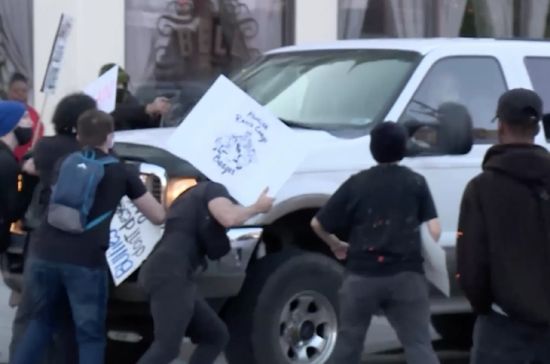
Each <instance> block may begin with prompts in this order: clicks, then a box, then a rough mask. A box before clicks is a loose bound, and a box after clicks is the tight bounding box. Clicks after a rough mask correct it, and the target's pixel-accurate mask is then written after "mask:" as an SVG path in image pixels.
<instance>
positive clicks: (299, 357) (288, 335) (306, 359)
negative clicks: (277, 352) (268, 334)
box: [279, 291, 338, 364]
mask: <svg viewBox="0 0 550 364" xmlns="http://www.w3.org/2000/svg"><path fill="white" fill-rule="evenodd" d="M279 328H280V336H279V343H280V347H281V350H282V353H283V355H284V357H285V358H287V361H288V362H289V363H293V364H294V363H297V364H321V363H325V362H326V361H327V360H328V359H329V357H330V355H331V354H332V351H333V350H334V346H335V345H336V336H337V333H338V331H337V330H338V320H337V316H336V312H335V310H334V307H333V306H332V304H331V303H330V301H329V300H328V299H327V298H326V297H325V296H324V295H322V294H320V293H317V292H314V291H306V292H301V293H298V294H296V295H295V296H293V297H292V298H291V299H290V300H288V301H287V303H286V304H285V306H284V308H283V311H282V313H281V319H280V324H279Z"/></svg>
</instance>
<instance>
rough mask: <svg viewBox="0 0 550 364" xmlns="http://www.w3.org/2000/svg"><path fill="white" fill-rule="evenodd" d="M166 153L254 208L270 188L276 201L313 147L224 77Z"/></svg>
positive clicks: (192, 115) (202, 101)
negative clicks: (282, 161)
mask: <svg viewBox="0 0 550 364" xmlns="http://www.w3.org/2000/svg"><path fill="white" fill-rule="evenodd" d="M220 105H223V107H220ZM166 149H167V150H168V151H170V152H171V153H172V154H174V155H176V156H178V157H180V158H181V159H184V160H186V161H188V162H189V163H191V164H192V165H193V166H195V167H196V168H197V169H198V170H200V171H201V172H202V173H203V174H204V175H205V176H207V177H208V178H209V179H210V180H212V181H215V182H219V183H221V184H223V185H224V186H225V187H227V189H228V190H229V193H230V194H231V195H232V196H233V197H235V199H237V201H239V202H240V203H241V204H243V205H250V204H252V203H254V202H255V201H256V199H257V198H258V195H259V194H260V193H261V192H262V191H263V190H264V189H265V188H266V187H269V193H270V194H271V195H272V196H276V195H277V192H278V191H279V190H280V189H281V188H282V187H283V185H284V184H285V183H286V182H287V180H288V179H289V178H290V177H291V175H292V174H293V173H294V172H295V171H296V169H297V168H298V167H299V166H300V164H302V163H303V161H304V159H305V158H306V156H307V154H308V153H309V149H310V148H309V147H308V143H304V142H303V140H302V137H301V134H299V133H296V132H295V131H294V130H292V129H290V128H289V127H288V126H287V125H285V124H284V123H282V122H281V121H280V120H279V119H277V118H276V117H275V116H274V115H273V114H272V113H271V112H270V111H269V109H267V108H265V107H263V106H262V105H260V104H258V102H257V101H256V100H254V99H253V98H251V97H250V96H249V95H247V94H246V93H245V92H244V91H243V90H241V89H240V88H239V87H237V86H236V85H235V84H234V83H232V82H231V81H230V80H229V79H227V78H226V77H224V76H220V77H219V78H218V79H217V80H216V82H214V84H213V85H212V86H211V87H210V88H209V89H208V91H207V92H206V94H205V95H204V96H203V97H202V98H201V100H200V101H199V102H198V103H197V105H196V106H195V107H194V108H193V110H192V111H191V112H190V113H189V115H187V117H186V118H185V120H184V121H183V122H182V123H181V124H180V126H178V128H177V129H176V130H175V131H174V133H173V134H172V136H171V137H170V139H169V140H168V143H167V145H166ZM281 160H284V161H285V163H281Z"/></svg>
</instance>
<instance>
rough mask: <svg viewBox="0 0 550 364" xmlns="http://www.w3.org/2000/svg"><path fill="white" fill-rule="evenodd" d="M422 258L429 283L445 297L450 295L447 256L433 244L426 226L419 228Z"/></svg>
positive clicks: (438, 246)
mask: <svg viewBox="0 0 550 364" xmlns="http://www.w3.org/2000/svg"><path fill="white" fill-rule="evenodd" d="M421 233H422V256H423V257H424V274H425V275H426V278H427V279H428V281H429V282H430V283H432V284H433V285H434V286H435V288H437V289H438V290H439V291H440V292H441V293H443V294H444V295H445V296H446V297H449V296H450V295H451V287H450V282H449V271H448V269H447V255H446V254H445V250H443V248H442V247H441V246H440V245H439V244H437V242H435V241H434V240H433V239H432V237H431V235H430V233H429V231H428V227H427V226H426V224H423V225H422V227H421Z"/></svg>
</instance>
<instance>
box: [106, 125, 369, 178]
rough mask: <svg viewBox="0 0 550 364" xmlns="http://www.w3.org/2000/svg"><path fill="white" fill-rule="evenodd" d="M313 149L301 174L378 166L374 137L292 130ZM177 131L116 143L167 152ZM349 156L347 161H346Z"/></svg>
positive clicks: (149, 132) (140, 134) (123, 134)
mask: <svg viewBox="0 0 550 364" xmlns="http://www.w3.org/2000/svg"><path fill="white" fill-rule="evenodd" d="M292 129H293V130H294V131H295V132H296V133H298V134H299V136H300V138H302V139H303V145H305V146H306V147H308V148H309V150H310V151H309V154H308V157H306V160H305V161H304V162H303V163H302V165H301V166H300V168H299V169H298V171H297V172H298V173H300V172H321V171H327V170H358V169H363V168H366V167H369V166H372V165H373V164H374V161H373V159H372V157H371V155H370V152H369V142H370V136H368V135H365V136H361V137H357V138H353V139H350V138H340V137H337V136H335V135H333V134H331V133H328V132H326V131H322V130H311V129H301V128H292ZM174 130H175V128H157V129H142V130H128V131H119V132H116V133H115V142H117V143H131V144H138V145H145V146H150V147H155V148H159V149H162V150H166V151H168V149H167V147H166V146H167V141H168V139H169V138H170V136H171V135H172V133H173V132H174ZM344 156H345V157H344Z"/></svg>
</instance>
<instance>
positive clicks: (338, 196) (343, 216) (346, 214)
mask: <svg viewBox="0 0 550 364" xmlns="http://www.w3.org/2000/svg"><path fill="white" fill-rule="evenodd" d="M352 184H353V177H351V178H350V179H348V180H347V181H346V182H344V184H343V185H342V186H340V188H338V190H336V192H335V193H334V194H333V195H332V197H331V198H330V199H329V200H328V202H327V203H326V204H325V206H323V208H321V210H320V211H319V212H318V213H317V216H316V218H317V220H319V222H320V223H321V226H322V227H323V229H325V231H327V232H328V233H331V234H336V233H337V232H342V231H349V227H350V226H349V225H350V223H351V220H352V218H351V216H350V208H349V206H350V202H351V198H352V197H353V196H352V191H351V189H352Z"/></svg>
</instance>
